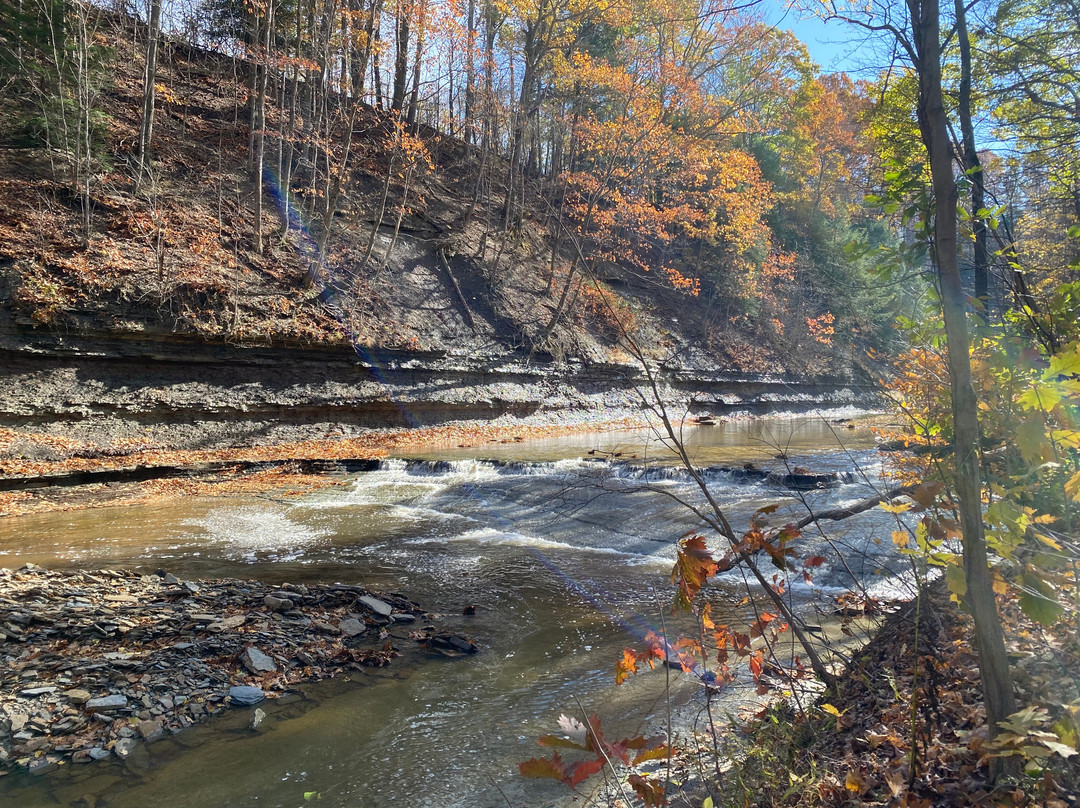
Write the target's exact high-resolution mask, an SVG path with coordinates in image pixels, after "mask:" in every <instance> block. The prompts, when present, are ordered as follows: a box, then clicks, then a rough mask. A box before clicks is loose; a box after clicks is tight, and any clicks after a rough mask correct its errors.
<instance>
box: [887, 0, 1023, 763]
mask: <svg viewBox="0 0 1080 808" xmlns="http://www.w3.org/2000/svg"><path fill="white" fill-rule="evenodd" d="M908 8H909V11H910V13H911V25H912V34H913V40H914V47H915V55H916V65H915V67H916V70H917V72H918V75H919V109H918V117H919V129H920V131H921V133H922V139H923V143H924V144H925V145H926V151H927V154H928V156H929V159H930V173H931V177H932V180H933V189H934V254H935V263H936V264H937V274H938V282H939V284H940V286H941V306H942V311H943V314H944V316H945V334H946V339H947V340H948V355H949V356H948V359H949V378H950V384H951V388H952V416H953V442H954V451H955V456H956V475H955V476H956V479H955V487H956V495H957V500H958V509H959V511H960V523H961V530H962V533H963V538H962V544H963V553H964V573H965V576H966V579H967V593H966V595H965V597H964V601H965V603H966V604H967V607H968V608H969V609H970V610H971V614H972V616H973V617H974V619H975V647H976V648H977V649H978V653H979V672H980V675H981V677H982V686H983V699H984V701H985V704H986V719H987V723H988V724H989V727H990V732H991V734H992V735H997V734H998V732H1000V730H999V728H998V724H999V722H1000V721H1002V720H1003V719H1005V718H1006V717H1008V716H1009V715H1010V714H1011V713H1014V712H1015V711H1016V700H1015V698H1014V696H1013V686H1012V675H1011V672H1010V671H1009V659H1008V656H1007V655H1006V653H1005V638H1004V634H1003V632H1002V628H1001V620H1000V618H999V617H998V613H997V602H996V600H995V598H994V590H993V586H992V582H991V577H990V569H989V566H988V558H987V551H986V536H985V533H984V530H983V521H982V497H981V493H982V481H981V479H980V469H979V420H978V402H977V400H976V398H975V391H974V388H973V387H972V380H971V360H970V358H969V354H968V351H969V347H970V342H969V337H968V324H967V311H966V309H965V303H966V298H965V295H964V290H963V287H962V285H961V283H960V266H959V260H958V245H957V215H956V202H957V187H956V181H955V179H954V176H953V163H952V155H951V153H950V151H951V150H950V145H949V130H948V120H947V118H946V114H945V102H944V97H943V94H942V88H941V22H940V10H939V7H938V0H908ZM958 10H959V11H960V16H961V17H962V16H963V8H962V7H961V8H959V9H958ZM1005 760H1006V759H1003V758H992V759H991V763H990V765H991V773H992V775H994V776H996V775H999V774H1001V773H1002V772H1003V768H1004V766H1006V765H1008V764H1005V762H1004V761H1005ZM1008 760H1010V761H1011V760H1012V758H1009V759H1008Z"/></svg>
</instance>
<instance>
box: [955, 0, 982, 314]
mask: <svg viewBox="0 0 1080 808" xmlns="http://www.w3.org/2000/svg"><path fill="white" fill-rule="evenodd" d="M953 2H954V5H955V9H956V37H957V39H958V40H959V42H960V93H959V97H958V99H957V101H958V104H957V115H958V117H959V118H960V135H961V137H962V138H963V143H964V153H963V161H962V163H961V164H962V165H963V166H964V173H965V174H966V175H967V178H968V181H969V182H970V183H971V215H972V217H973V218H972V235H973V236H974V237H975V238H974V244H973V255H972V265H973V269H974V275H975V299H976V300H977V301H978V302H979V305H980V308H978V309H976V313H977V314H978V315H979V316H980V317H981V318H982V319H983V321H984V322H985V321H987V320H988V319H989V316H990V283H989V280H990V250H989V249H988V248H987V236H988V235H989V234H988V233H987V231H986V219H985V218H984V217H983V216H980V215H979V211H981V210H983V209H984V208H985V207H986V178H985V177H984V176H983V166H982V163H981V162H980V161H979V149H978V147H977V146H976V144H975V127H974V126H973V125H972V122H971V40H970V39H969V38H968V28H967V13H966V11H965V9H964V0H953Z"/></svg>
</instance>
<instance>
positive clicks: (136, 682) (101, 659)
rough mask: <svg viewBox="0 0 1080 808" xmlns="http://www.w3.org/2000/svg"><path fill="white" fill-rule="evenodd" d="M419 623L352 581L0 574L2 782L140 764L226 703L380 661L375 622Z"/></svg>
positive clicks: (387, 655) (386, 655) (381, 644)
mask: <svg viewBox="0 0 1080 808" xmlns="http://www.w3.org/2000/svg"><path fill="white" fill-rule="evenodd" d="M357 612H360V613H361V614H357ZM363 615H367V617H366V619H365V617H364V616H363ZM391 615H392V618H391ZM418 616H421V617H423V616H424V612H423V611H422V610H421V609H420V608H419V607H418V606H417V605H416V604H415V603H412V602H410V601H408V600H406V599H405V598H403V597H401V596H399V595H380V596H378V597H376V596H375V595H372V594H371V593H369V592H368V591H367V590H365V589H364V588H362V587H359V586H352V585H348V584H328V585H301V584H274V585H269V584H264V583H262V582H259V581H243V580H234V579H226V580H205V581H204V580H200V581H198V582H196V581H184V580H181V579H179V578H177V577H176V576H175V575H172V574H171V573H168V572H165V571H164V570H159V571H158V572H157V573H155V574H153V575H144V574H139V573H135V572H128V571H119V570H95V571H92V572H84V571H74V572H57V571H50V570H46V569H42V568H40V567H37V566H34V565H30V564H27V565H25V566H23V567H21V568H19V569H18V570H10V569H0V773H2V770H3V769H5V768H10V767H13V766H19V767H22V768H23V769H24V770H32V771H33V772H34V773H35V774H47V773H48V772H50V771H54V770H55V769H56V768H57V767H59V766H61V765H64V764H67V763H73V762H77V763H90V762H93V761H96V760H105V759H108V758H111V757H113V756H114V754H115V755H116V756H118V757H120V758H122V759H124V763H125V765H126V766H127V767H128V768H136V769H143V768H146V767H147V766H148V765H149V764H150V757H149V752H148V750H147V749H146V744H147V743H150V742H153V741H154V740H157V739H158V738H161V737H164V736H165V735H166V734H172V733H177V732H180V731H181V730H182V729H184V728H185V727H189V726H192V725H193V724H196V723H199V722H201V721H205V720H206V719H208V718H209V717H210V716H212V715H214V714H216V713H219V712H221V711H222V710H224V709H226V708H227V707H228V706H230V705H232V706H245V707H250V706H252V705H254V704H257V703H259V702H261V701H263V700H264V699H267V698H270V699H273V698H277V697H278V696H279V695H282V694H283V693H284V691H286V690H288V689H289V688H291V687H292V686H294V685H295V684H297V683H299V682H303V681H314V680H318V679H325V678H328V677H331V676H334V675H336V674H337V673H339V672H341V671H348V670H357V669H360V668H369V667H381V666H383V665H387V664H389V663H390V661H391V660H392V659H393V658H394V657H395V656H398V651H397V650H396V649H394V648H393V647H392V646H391V645H390V644H389V643H387V642H385V636H384V637H382V638H380V636H379V631H380V628H381V625H385V624H387V623H389V622H390V620H391V619H393V620H394V622H399V621H400V622H408V621H409V620H410V619H411V620H415V619H416V618H417V617H418ZM380 624H381V625H380ZM424 639H427V637H424ZM416 640H417V642H421V639H420V637H417V638H416ZM459 650H460V649H459Z"/></svg>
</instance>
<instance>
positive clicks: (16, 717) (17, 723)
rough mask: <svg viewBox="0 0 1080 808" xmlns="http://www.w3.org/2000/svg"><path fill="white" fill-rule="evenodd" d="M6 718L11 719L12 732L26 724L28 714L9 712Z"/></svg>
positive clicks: (19, 730)
mask: <svg viewBox="0 0 1080 808" xmlns="http://www.w3.org/2000/svg"><path fill="white" fill-rule="evenodd" d="M8 720H9V721H11V731H12V732H21V731H22V728H23V727H25V726H26V722H27V720H29V716H28V715H27V714H26V713H9V714H8Z"/></svg>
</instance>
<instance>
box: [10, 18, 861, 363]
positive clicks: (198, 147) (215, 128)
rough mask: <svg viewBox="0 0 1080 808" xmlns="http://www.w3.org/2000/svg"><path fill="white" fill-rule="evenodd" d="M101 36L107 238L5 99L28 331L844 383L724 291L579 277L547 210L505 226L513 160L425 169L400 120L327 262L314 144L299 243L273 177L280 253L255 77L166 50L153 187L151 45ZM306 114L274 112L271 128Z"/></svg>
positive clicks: (606, 268) (39, 135)
mask: <svg viewBox="0 0 1080 808" xmlns="http://www.w3.org/2000/svg"><path fill="white" fill-rule="evenodd" d="M97 25H98V28H97V34H96V38H97V40H99V41H104V42H106V43H107V45H108V54H107V59H108V69H106V70H103V71H102V72H101V73H100V75H98V77H97V78H96V79H95V81H96V84H95V85H94V92H95V93H96V94H97V95H96V96H95V101H96V104H97V107H98V108H99V109H100V114H97V115H95V117H94V125H95V127H96V131H95V134H94V136H93V143H92V148H93V150H94V153H93V156H92V162H93V168H94V170H93V172H92V177H91V182H89V194H88V197H89V200H90V203H91V209H90V233H89V237H88V238H86V237H84V235H83V233H82V231H81V225H82V221H83V219H82V216H83V212H82V199H81V194H82V191H83V189H82V188H81V187H73V182H72V181H71V179H70V177H71V176H72V174H73V172H75V169H74V168H72V167H71V166H70V165H69V164H70V163H72V161H73V160H74V158H73V157H72V156H71V155H70V154H66V153H64V152H63V151H62V150H61V149H59V148H56V147H55V146H53V147H52V148H49V147H48V146H49V143H48V141H49V138H50V137H55V135H54V134H51V133H50V132H49V131H48V130H47V127H44V128H43V124H42V116H41V115H39V114H37V110H36V107H35V104H34V103H32V102H33V99H27V98H14V97H12V96H10V95H9V96H8V97H6V98H4V99H3V101H2V104H3V111H4V124H3V127H4V132H3V135H2V139H0V142H2V143H3V146H4V148H2V149H0V194H2V196H3V197H4V199H5V205H4V206H3V209H2V210H0V295H2V299H3V306H2V312H0V317H2V321H0V324H2V327H3V328H4V330H5V332H6V334H7V335H8V336H9V337H12V336H13V335H14V334H15V333H17V332H19V331H25V332H27V333H32V332H36V331H45V330H47V331H51V332H54V333H57V334H80V333H107V334H124V335H131V336H140V335H142V336H150V335H152V334H188V335H193V336H198V337H200V338H202V339H205V340H207V341H212V342H226V343H229V344H233V345H260V346H266V345H282V344H288V345H294V346H295V345H300V346H312V345H324V346H328V345H342V346H355V347H356V349H357V350H359V351H360V352H361V353H362V352H363V350H367V349H394V350H417V351H422V352H438V353H443V352H446V353H450V354H460V355H469V356H476V355H478V354H480V355H486V356H492V357H495V356H506V355H510V354H513V355H515V356H519V357H525V358H529V357H531V358H542V359H555V360H557V361H561V360H565V359H572V358H577V359H580V360H583V361H587V362H601V363H607V362H625V361H628V359H629V357H628V356H627V355H626V353H625V352H624V351H623V350H622V349H621V348H620V347H619V343H620V341H621V339H622V338H624V337H626V336H631V337H632V338H633V339H634V340H635V341H636V342H637V344H639V345H640V346H642V347H643V348H644V349H645V350H646V351H647V352H648V353H649V354H650V355H652V356H655V357H665V358H669V359H671V360H673V361H674V362H675V363H676V364H685V363H689V364H691V365H700V364H701V363H702V360H703V359H704V358H706V357H707V359H705V365H706V366H712V367H720V368H725V369H728V370H738V371H757V372H784V371H794V372H797V373H798V374H799V375H807V374H809V375H814V374H820V373H823V372H829V373H830V374H831V373H835V372H836V371H837V370H838V369H839V370H843V369H842V368H838V358H837V356H836V354H835V352H834V351H833V350H832V349H831V347H830V346H828V345H825V344H819V343H817V342H814V341H812V340H807V339H800V338H799V336H798V331H797V330H796V329H792V331H793V333H794V336H793V337H792V338H785V337H782V336H781V333H780V329H779V328H764V329H761V328H754V327H750V326H748V323H749V322H750V321H748V320H746V318H745V317H735V316H733V314H735V313H737V312H736V311H735V309H734V307H733V303H732V301H731V300H730V299H727V298H725V293H724V291H723V290H722V289H721V288H719V287H718V286H717V285H716V284H715V283H711V282H709V281H707V280H706V281H703V282H702V286H701V292H700V294H698V295H697V296H690V295H688V294H687V293H685V292H682V291H679V290H678V289H675V288H672V287H671V286H670V285H668V284H666V283H664V282H662V280H661V279H660V278H657V277H655V275H654V276H650V275H649V274H648V273H647V272H640V271H637V272H635V271H630V269H629V268H628V267H624V266H620V265H619V264H618V263H612V262H607V263H604V264H603V265H602V268H601V269H600V270H599V271H598V272H593V273H586V272H580V273H579V274H580V277H572V278H570V277H567V273H566V268H565V265H566V263H567V262H568V261H569V260H570V259H572V257H573V256H572V247H571V245H568V244H566V243H565V241H564V243H563V244H562V245H560V246H559V247H557V249H556V252H555V254H554V255H553V254H552V246H551V243H552V230H553V227H554V226H555V225H556V218H557V217H555V216H553V214H552V211H550V210H545V209H543V207H542V206H541V205H540V204H539V203H535V204H532V203H530V204H529V205H527V206H526V208H525V215H524V217H523V218H522V220H521V221H520V223H517V224H515V226H514V227H513V228H509V229H508V228H505V227H503V225H502V222H501V218H502V216H501V214H502V211H501V210H500V207H501V200H502V197H503V191H504V189H503V188H500V182H501V180H500V178H501V177H503V176H505V174H506V171H505V166H504V164H502V163H500V160H501V158H500V157H498V156H497V155H491V156H490V157H489V158H485V161H486V162H488V163H489V164H488V165H482V164H481V155H480V153H479V150H478V148H477V147H475V146H466V145H465V144H464V143H462V142H461V141H459V140H456V139H453V138H450V137H447V136H445V135H442V134H440V133H437V132H435V131H433V130H430V129H425V128H423V127H420V128H419V130H418V131H419V143H422V149H423V150H424V151H425V152H426V154H422V155H419V156H416V155H414V156H412V157H410V156H408V155H406V156H404V157H403V156H402V151H401V150H400V149H399V148H398V147H397V145H395V144H397V143H398V142H397V141H396V140H395V137H396V134H395V133H396V130H395V126H394V123H393V121H392V119H391V118H390V117H388V116H387V115H384V114H383V113H381V112H378V111H376V110H374V109H371V108H370V107H361V108H360V113H361V114H360V115H359V116H358V118H357V119H355V120H353V122H352V123H353V142H352V145H351V149H352V151H351V155H352V161H351V163H350V165H351V167H352V169H351V173H350V175H349V176H348V177H347V178H346V182H344V183H343V184H342V186H341V193H340V196H339V197H338V199H337V200H336V210H335V211H334V214H333V228H332V231H331V232H329V234H328V235H327V236H326V241H327V244H326V247H325V249H324V251H323V254H324V256H325V258H324V259H323V260H322V261H321V262H320V258H319V251H318V246H319V245H318V244H317V241H318V240H319V239H320V238H321V237H322V231H323V230H325V229H326V228H324V227H322V226H321V225H319V224H318V223H316V222H314V221H311V220H310V219H312V218H316V217H314V215H313V214H312V213H311V211H314V210H316V209H317V208H318V205H315V204H312V200H311V199H309V198H308V197H309V195H310V194H311V193H312V189H314V192H315V195H316V196H317V195H319V194H320V193H323V189H322V188H321V186H320V187H317V185H316V183H315V181H314V178H313V176H312V174H313V169H312V166H311V165H310V164H308V163H305V159H304V155H303V154H302V153H300V150H297V155H296V156H295V159H294V160H293V163H294V164H295V167H294V169H293V170H292V177H291V180H292V181H291V186H292V188H291V194H292V195H291V198H292V199H293V204H294V207H293V208H292V209H291V211H290V214H291V218H292V221H291V222H290V225H291V226H290V227H289V228H287V229H286V228H285V226H284V225H285V220H284V218H283V215H284V210H283V199H284V193H283V189H282V188H281V186H280V182H279V181H277V180H276V179H275V177H274V172H271V171H268V172H267V189H266V190H267V191H268V193H270V194H271V195H273V196H274V197H276V199H277V206H276V208H275V207H273V206H271V205H269V204H267V205H266V206H265V208H264V211H263V221H262V228H263V232H264V233H265V234H266V236H265V238H264V241H265V244H264V248H263V250H262V251H261V253H260V251H259V250H258V249H257V248H256V245H255V244H254V243H253V240H252V236H251V233H252V231H253V219H252V216H253V213H252V211H253V196H254V193H253V188H252V183H251V181H250V179H249V167H248V160H247V157H248V153H249V138H250V136H251V135H250V127H249V117H248V108H249V105H248V104H247V103H246V96H245V93H246V87H245V82H244V78H243V75H242V74H243V73H244V72H245V70H246V69H247V67H249V66H248V65H247V64H246V63H245V62H242V61H238V60H233V59H230V58H226V57H224V56H222V55H220V54H215V53H211V52H208V51H204V50H199V49H197V48H193V47H190V46H188V45H186V44H184V43H182V42H179V41H169V40H166V41H164V43H163V47H162V57H161V59H160V65H161V66H160V69H159V74H158V84H159V87H160V90H159V93H158V96H159V99H158V104H159V109H158V112H157V116H156V122H155V129H154V140H153V151H154V155H155V161H154V163H153V177H152V178H151V179H148V180H143V181H142V182H141V183H140V185H139V187H138V188H136V183H135V181H134V179H133V178H134V176H135V175H136V174H137V171H135V169H134V165H133V163H134V157H133V154H132V149H133V144H135V143H136V142H137V140H138V135H139V125H140V116H141V110H142V107H141V104H142V64H141V63H142V54H141V47H142V46H141V44H140V42H139V36H138V33H139V31H138V29H137V28H133V27H132V24H131V22H130V21H129V20H127V19H126V18H122V17H115V16H111V15H103V16H102V18H101V20H100V22H99V23H97ZM282 93H284V89H282ZM285 114H286V112H285V109H284V108H281V109H277V110H271V112H270V117H269V118H268V122H267V128H268V129H271V128H272V127H274V126H279V125H280V124H281V121H280V120H279V119H280V118H281V116H283V115H285ZM53 126H54V129H55V122H54V124H53ZM336 134H337V135H339V136H340V134H341V133H340V131H339V132H337V133H336ZM43 141H45V142H43ZM335 148H336V149H337V151H338V152H340V151H341V146H340V145H337V146H334V147H332V148H331V150H330V152H328V153H330V154H331V157H333V149H335ZM417 148H420V146H417ZM323 156H324V157H325V153H324V154H323ZM339 156H340V155H339ZM88 159H89V158H88ZM268 160H269V158H268ZM270 162H273V161H272V160H271V161H270ZM406 163H407V165H406ZM388 178H389V179H388ZM532 181H536V182H540V179H539V178H534V180H532ZM384 197H385V200H386V201H385V204H383V200H384ZM297 208H299V210H297ZM697 269H702V268H701V267H698V268H697ZM694 270H695V267H694V265H693V262H692V261H687V262H685V263H684V267H683V270H682V271H683V272H684V273H685V274H687V275H688V276H692V275H695V271H694ZM598 274H599V275H601V276H602V277H596V275H598ZM696 274H699V275H704V274H705V273H696ZM312 281H313V282H312ZM796 313H797V312H796ZM732 322H737V323H738V324H737V325H736V326H732V325H731V323H732ZM751 325H752V324H751Z"/></svg>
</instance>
